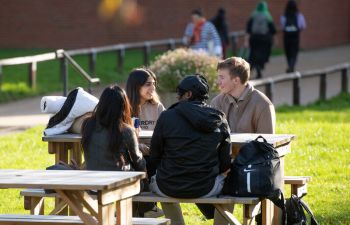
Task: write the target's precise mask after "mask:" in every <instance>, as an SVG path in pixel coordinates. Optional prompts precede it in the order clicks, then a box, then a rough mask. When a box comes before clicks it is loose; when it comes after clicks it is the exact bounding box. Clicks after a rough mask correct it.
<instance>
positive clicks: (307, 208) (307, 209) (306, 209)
mask: <svg viewBox="0 0 350 225" xmlns="http://www.w3.org/2000/svg"><path fill="white" fill-rule="evenodd" d="M297 198H298V197H297ZM298 200H299V203H300V205H301V206H302V207H303V208H304V209H305V211H306V212H307V213H308V214H309V215H310V217H311V225H318V222H317V221H316V218H315V216H314V214H313V213H312V211H311V209H310V207H309V206H308V205H307V204H306V202H304V201H303V200H301V198H298Z"/></svg>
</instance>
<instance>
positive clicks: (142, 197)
mask: <svg viewBox="0 0 350 225" xmlns="http://www.w3.org/2000/svg"><path fill="white" fill-rule="evenodd" d="M132 199H133V201H138V202H167V203H208V204H235V203H236V204H257V203H258V202H259V201H260V200H259V198H250V197H232V196H220V197H219V198H216V197H211V198H169V197H161V196H158V195H156V194H153V193H151V192H142V193H140V194H139V195H136V196H134V197H133V198H132Z"/></svg>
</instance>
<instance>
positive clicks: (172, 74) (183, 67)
mask: <svg viewBox="0 0 350 225" xmlns="http://www.w3.org/2000/svg"><path fill="white" fill-rule="evenodd" d="M217 63H218V58H216V57H214V56H209V55H208V54H206V53H204V52H199V51H194V50H191V49H185V48H179V49H176V50H174V51H167V52H165V53H164V54H162V55H160V56H158V57H156V59H155V61H153V62H152V63H151V65H150V69H151V70H152V71H154V73H155V74H156V75H157V78H158V83H159V89H160V90H161V91H171V92H172V91H175V89H176V86H177V85H178V83H179V81H180V80H181V79H182V78H183V77H185V76H186V75H190V74H195V73H199V74H202V75H204V76H205V77H206V78H207V80H208V83H209V86H210V89H211V91H216V90H217V84H216V66H217Z"/></svg>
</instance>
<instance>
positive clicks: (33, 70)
mask: <svg viewBox="0 0 350 225" xmlns="http://www.w3.org/2000/svg"><path fill="white" fill-rule="evenodd" d="M244 35H245V32H244V31H233V32H230V34H229V36H230V39H231V49H232V52H233V53H236V52H237V48H238V42H239V39H240V38H242V37H243V36H244ZM177 46H184V43H183V39H182V38H170V39H162V40H154V41H144V42H136V43H126V44H116V45H108V46H101V47H95V48H84V49H76V50H68V51H63V52H64V54H63V53H62V52H61V50H57V51H56V52H50V53H45V54H38V55H33V56H25V57H16V58H9V59H0V90H1V86H2V78H3V76H4V74H3V69H2V68H3V67H4V66H13V65H21V64H28V85H29V86H30V87H31V88H33V89H35V88H36V86H37V85H36V76H37V63H39V62H44V61H50V60H60V61H61V62H60V64H61V66H60V74H61V75H62V78H63V79H62V81H63V93H64V95H66V94H67V83H68V80H67V79H68V69H67V66H68V65H67V61H68V62H69V63H70V64H72V66H73V67H74V68H75V69H76V70H77V71H78V72H79V74H81V75H82V76H83V77H84V78H85V79H87V77H89V79H87V81H88V82H89V87H90V86H91V84H93V83H97V82H96V80H94V79H97V78H91V77H90V76H89V75H88V73H87V72H85V71H84V70H83V69H82V68H81V67H80V66H79V65H78V64H77V63H76V62H75V61H74V60H73V58H72V56H78V55H88V60H89V63H88V64H89V68H88V71H89V74H95V73H96V59H97V54H98V53H105V52H116V54H117V62H116V64H117V68H118V71H119V72H120V73H123V71H124V63H125V52H126V51H127V50H131V49H141V50H142V51H143V63H144V65H148V64H149V62H150V58H151V52H152V48H158V47H165V48H166V50H173V49H175V48H176V47H177ZM78 67H79V68H78Z"/></svg>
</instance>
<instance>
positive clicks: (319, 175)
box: [0, 94, 350, 225]
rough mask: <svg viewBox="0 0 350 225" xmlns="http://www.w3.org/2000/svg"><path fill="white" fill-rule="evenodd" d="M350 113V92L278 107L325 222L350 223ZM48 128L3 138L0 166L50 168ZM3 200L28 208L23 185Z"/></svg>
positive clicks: (289, 170)
mask: <svg viewBox="0 0 350 225" xmlns="http://www.w3.org/2000/svg"><path fill="white" fill-rule="evenodd" d="M349 115H350V95H349V94H342V95H340V96H338V97H336V98H333V99H332V100H329V101H320V102H318V103H316V104H313V105H310V106H308V107H281V108H279V109H278V111H277V133H289V134H296V135H297V140H295V141H293V143H292V153H291V154H289V155H287V157H286V174H287V175H309V176H312V181H311V182H310V184H309V190H308V195H307V196H306V197H304V199H305V200H306V202H308V203H309V205H310V207H311V209H312V210H313V211H314V213H315V215H316V218H317V220H318V221H319V224H325V225H334V224H337V225H344V224H350V204H349V202H350V185H349V183H350V157H349V154H350V142H349V134H350V117H349ZM42 130H43V127H41V126H40V127H35V128H32V129H29V130H27V131H25V132H23V133H19V134H15V135H8V136H2V137H0V158H1V160H0V168H1V169H5V168H17V169H25V168H26V169H44V168H45V167H47V166H49V165H52V164H53V163H54V157H53V155H49V154H48V153H47V144H46V143H44V142H42V141H41V132H42ZM0 202H1V204H0V213H19V212H21V213H28V212H25V211H24V209H23V199H22V198H21V197H20V196H19V191H17V190H1V191H0ZM183 211H184V214H185V220H186V221H187V224H193V225H195V224H212V221H205V220H204V217H203V216H201V215H200V213H199V211H198V210H197V208H196V207H195V205H192V204H183ZM237 211H238V210H237ZM239 211H240V210H239Z"/></svg>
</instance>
